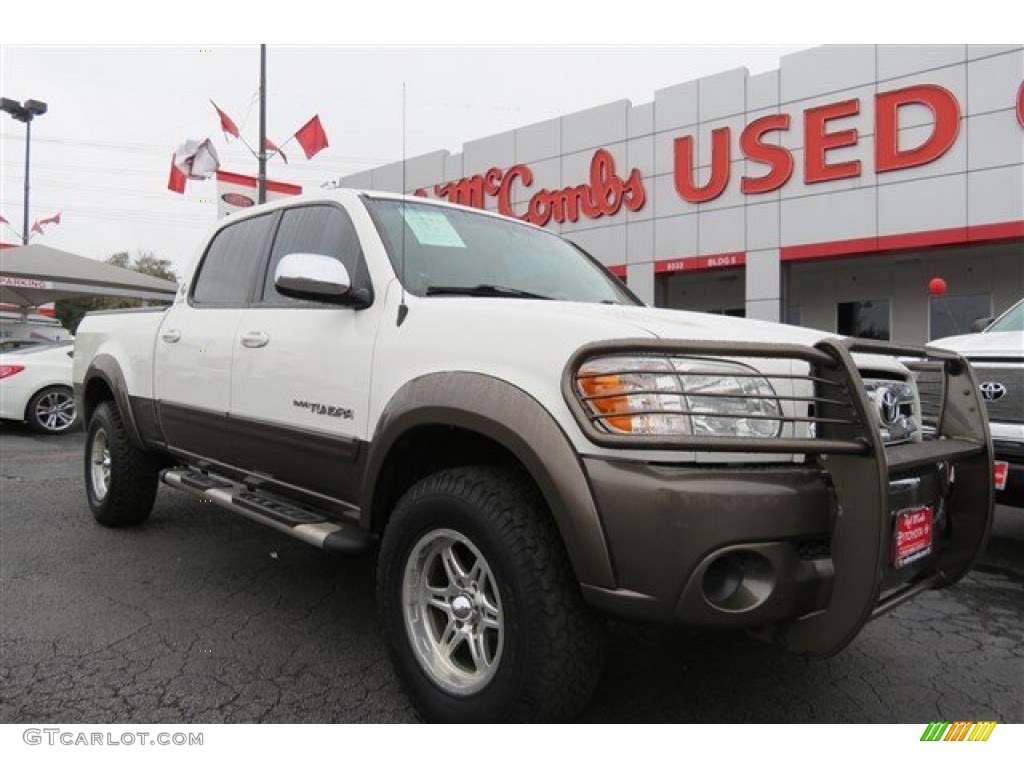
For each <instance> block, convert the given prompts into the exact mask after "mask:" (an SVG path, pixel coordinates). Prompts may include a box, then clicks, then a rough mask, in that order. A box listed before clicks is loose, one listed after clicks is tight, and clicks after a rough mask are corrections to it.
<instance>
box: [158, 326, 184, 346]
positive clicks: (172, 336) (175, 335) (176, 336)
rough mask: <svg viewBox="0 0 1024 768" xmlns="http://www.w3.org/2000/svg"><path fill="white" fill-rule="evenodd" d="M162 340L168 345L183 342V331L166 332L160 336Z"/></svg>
mask: <svg viewBox="0 0 1024 768" xmlns="http://www.w3.org/2000/svg"><path fill="white" fill-rule="evenodd" d="M160 338H161V339H163V340H164V341H166V342H167V343H168V344H174V343H175V342H177V341H180V340H181V331H179V330H176V329H172V330H169V331H164V332H163V333H161V334H160Z"/></svg>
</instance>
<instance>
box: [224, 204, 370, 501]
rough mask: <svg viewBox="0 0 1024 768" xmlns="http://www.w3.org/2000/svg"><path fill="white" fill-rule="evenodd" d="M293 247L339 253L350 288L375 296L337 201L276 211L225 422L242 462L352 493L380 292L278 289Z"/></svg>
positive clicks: (285, 478)
mask: <svg viewBox="0 0 1024 768" xmlns="http://www.w3.org/2000/svg"><path fill="white" fill-rule="evenodd" d="M291 253H316V254H321V255H325V256H331V257H333V258H336V259H338V260H340V261H341V262H342V263H343V264H344V265H345V267H346V269H348V272H349V276H350V277H351V280H352V287H353V290H357V291H366V292H367V294H366V295H367V296H372V288H373V287H372V285H371V283H370V279H369V275H368V271H367V266H366V262H365V260H364V258H363V253H362V250H361V248H360V243H359V237H358V235H357V234H356V230H355V228H354V226H353V223H352V220H351V218H350V217H349V214H348V213H347V212H346V211H345V209H344V208H343V207H341V206H340V205H337V204H333V203H325V204H317V205H308V206H302V207H296V208H289V209H286V210H285V211H283V213H282V215H281V221H280V224H279V226H278V230H277V235H276V237H275V238H274V243H273V247H272V249H271V254H270V259H269V262H268V264H267V268H266V270H265V272H264V274H263V276H262V284H261V285H260V286H259V287H258V288H257V291H256V295H255V298H254V301H253V304H252V306H251V307H250V308H249V309H248V310H246V311H245V312H244V314H243V315H242V320H241V323H240V325H239V326H238V328H237V330H236V334H235V342H234V366H233V371H232V386H231V408H230V414H231V416H230V422H231V431H232V433H233V434H235V435H236V439H237V442H238V456H239V461H240V462H241V463H240V466H242V467H244V468H245V469H246V470H247V471H249V472H252V473H255V474H259V475H263V476H267V477H271V478H273V479H274V480H276V481H280V482H283V483H287V484H289V485H294V486H298V487H300V488H303V489H306V490H310V491H314V492H316V493H320V494H323V495H325V496H329V497H331V498H334V499H340V500H341V501H344V502H348V503H356V501H357V494H358V489H359V485H360V481H361V473H362V466H363V460H364V458H365V452H366V441H367V440H368V439H369V436H368V435H367V429H368V427H367V422H368V419H367V411H368V404H369V396H370V373H371V356H372V350H373V344H374V338H375V336H376V333H377V328H378V325H379V322H380V317H381V311H382V304H383V302H382V301H379V300H378V301H377V302H375V303H373V304H372V305H371V306H370V307H369V308H366V309H359V310H356V309H353V308H350V307H344V306H337V305H329V304H319V303H314V302H308V301H299V300H296V299H290V298H287V297H285V296H282V295H281V294H279V293H278V292H277V290H276V288H275V287H274V272H275V269H276V267H277V263H278V262H279V261H280V260H281V259H282V258H283V257H284V256H286V255H288V254H291Z"/></svg>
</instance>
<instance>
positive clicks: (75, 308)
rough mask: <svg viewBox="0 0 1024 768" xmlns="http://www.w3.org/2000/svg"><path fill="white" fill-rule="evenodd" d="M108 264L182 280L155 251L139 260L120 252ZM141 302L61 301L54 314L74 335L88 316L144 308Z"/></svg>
mask: <svg viewBox="0 0 1024 768" xmlns="http://www.w3.org/2000/svg"><path fill="white" fill-rule="evenodd" d="M106 262H107V264H110V265H112V266H115V267H121V268H122V269H131V270H133V271H135V272H141V273H142V274H144V275H152V276H153V277H159V278H162V279H164V280H174V281H177V279H178V276H177V275H176V274H175V273H174V270H173V269H172V268H171V262H170V260H169V259H162V258H160V257H159V256H157V255H156V254H155V253H152V252H151V251H139V252H137V253H136V254H135V258H134V259H132V257H131V256H130V255H129V253H128V251H119V252H118V253H115V254H113V255H111V256H110V257H108V258H107V259H106ZM141 306H142V300H141V299H133V298H129V297H127V296H96V297H94V298H89V299H61V300H59V301H57V302H56V305H55V307H54V314H55V315H56V316H57V319H58V320H60V322H61V324H62V325H63V326H64V327H65V328H67V329H68V330H69V331H70V332H71V333H75V332H77V331H78V324H79V323H80V322H82V318H83V317H84V316H85V313H86V312H95V311H96V310H100V309H127V308H129V307H141Z"/></svg>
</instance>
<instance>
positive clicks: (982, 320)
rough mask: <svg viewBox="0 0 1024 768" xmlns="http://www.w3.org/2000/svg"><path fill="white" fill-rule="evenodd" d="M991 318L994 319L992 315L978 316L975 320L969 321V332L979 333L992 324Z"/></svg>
mask: <svg viewBox="0 0 1024 768" xmlns="http://www.w3.org/2000/svg"><path fill="white" fill-rule="evenodd" d="M993 320H995V318H994V317H979V318H978V319H977V320H975V321H974V322H973V323H971V333H981V332H982V331H984V330H985V329H986V328H988V327H989V326H990V325H992V321H993Z"/></svg>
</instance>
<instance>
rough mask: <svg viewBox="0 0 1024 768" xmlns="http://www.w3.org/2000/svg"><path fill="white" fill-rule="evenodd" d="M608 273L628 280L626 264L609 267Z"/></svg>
mask: <svg viewBox="0 0 1024 768" xmlns="http://www.w3.org/2000/svg"><path fill="white" fill-rule="evenodd" d="M608 271H609V272H611V273H612V274H613V275H615V276H616V277H618V278H620V279H622V280H625V279H626V265H625V264H618V265H616V266H614V267H608Z"/></svg>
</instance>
